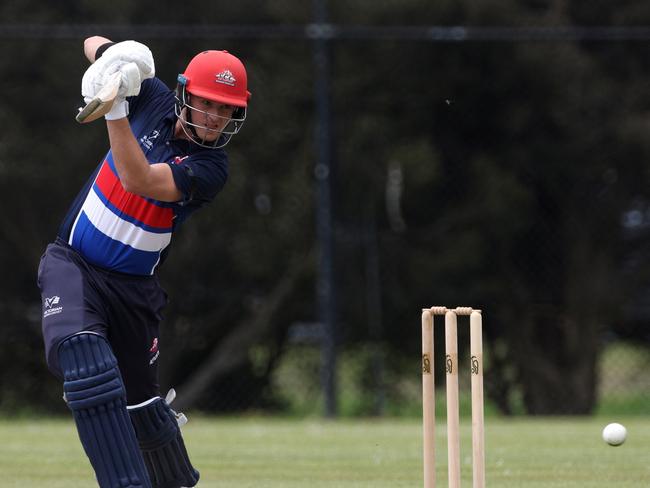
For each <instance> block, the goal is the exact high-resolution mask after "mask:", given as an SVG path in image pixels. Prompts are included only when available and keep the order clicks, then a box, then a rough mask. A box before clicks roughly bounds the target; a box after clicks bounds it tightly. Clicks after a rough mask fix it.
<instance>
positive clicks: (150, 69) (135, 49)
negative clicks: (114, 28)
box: [95, 41, 156, 80]
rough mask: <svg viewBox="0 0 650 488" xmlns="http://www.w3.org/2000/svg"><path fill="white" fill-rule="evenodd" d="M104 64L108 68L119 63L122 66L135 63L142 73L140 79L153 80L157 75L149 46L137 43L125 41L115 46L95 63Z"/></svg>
mask: <svg viewBox="0 0 650 488" xmlns="http://www.w3.org/2000/svg"><path fill="white" fill-rule="evenodd" d="M99 62H103V63H105V64H106V65H107V66H110V65H112V64H114V63H118V64H119V65H120V66H121V65H123V64H126V63H135V64H136V65H137V66H138V70H139V71H140V79H141V80H146V79H147V78H153V77H154V76H155V74H156V67H155V64H154V61H153V55H152V54H151V51H150V50H149V48H148V47H147V46H145V45H144V44H142V43H140V42H136V41H123V42H118V43H117V44H113V45H112V46H111V47H109V48H108V49H107V50H106V51H104V54H102V55H101V57H100V58H99V59H98V60H97V61H95V64H96V63H99Z"/></svg>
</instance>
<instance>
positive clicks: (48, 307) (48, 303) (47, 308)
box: [43, 295, 63, 318]
mask: <svg viewBox="0 0 650 488" xmlns="http://www.w3.org/2000/svg"><path fill="white" fill-rule="evenodd" d="M60 301H61V297H59V296H57V295H54V296H52V297H49V298H44V299H43V318H46V317H49V316H50V315H56V314H57V313H61V312H62V311H63V306H60V307H55V305H58V304H59V302H60Z"/></svg>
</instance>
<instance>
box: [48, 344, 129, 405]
mask: <svg viewBox="0 0 650 488" xmlns="http://www.w3.org/2000/svg"><path fill="white" fill-rule="evenodd" d="M58 362H59V365H60V369H61V374H62V376H63V381H64V383H63V389H64V391H65V396H66V401H67V403H68V407H70V409H71V410H85V409H88V408H93V407H96V406H99V405H105V404H107V403H110V402H112V401H114V400H116V399H118V398H123V397H125V391H124V386H123V384H122V379H121V377H120V373H119V370H118V369H117V360H116V358H115V355H114V354H113V351H112V350H111V347H110V345H109V344H108V342H107V341H106V339H105V338H104V337H102V336H100V335H98V334H94V333H80V334H75V335H73V336H72V337H69V338H67V339H66V340H64V341H63V342H62V343H61V344H60V346H59V349H58Z"/></svg>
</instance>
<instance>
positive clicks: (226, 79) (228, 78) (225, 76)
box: [214, 69, 237, 86]
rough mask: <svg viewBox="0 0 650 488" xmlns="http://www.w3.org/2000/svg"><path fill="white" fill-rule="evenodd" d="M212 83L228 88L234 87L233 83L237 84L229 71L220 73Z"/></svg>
mask: <svg viewBox="0 0 650 488" xmlns="http://www.w3.org/2000/svg"><path fill="white" fill-rule="evenodd" d="M214 81H216V82H217V83H223V84H224V85H228V86H235V83H236V82H237V80H236V79H235V77H234V76H233V75H232V73H231V72H230V70H229V69H225V70H223V71H222V72H221V73H218V74H217V78H216V79H215V80H214Z"/></svg>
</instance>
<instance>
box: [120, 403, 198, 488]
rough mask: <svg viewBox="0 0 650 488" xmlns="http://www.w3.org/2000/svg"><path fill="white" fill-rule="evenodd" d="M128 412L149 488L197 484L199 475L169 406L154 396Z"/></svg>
mask: <svg viewBox="0 0 650 488" xmlns="http://www.w3.org/2000/svg"><path fill="white" fill-rule="evenodd" d="M128 410H129V414H130V415H131V421H132V422H133V426H134V427H135V432H136V436H137V438H138V443H139V445H140V450H141V451H142V455H143V457H144V461H145V464H146V466H147V470H148V472H149V478H150V479H151V484H152V486H153V487H154V488H171V487H174V488H176V487H190V486H194V485H196V484H197V483H198V481H199V472H198V471H197V470H196V469H194V467H193V466H192V464H191V463H190V459H189V456H188V454H187V450H186V448H185V443H184V442H183V437H182V435H181V430H180V427H179V426H178V422H177V420H176V415H175V414H174V411H173V410H172V409H171V407H170V406H169V404H168V403H167V402H166V401H165V400H164V399H162V398H159V397H156V398H154V399H151V400H149V401H147V402H145V403H143V404H140V405H136V406H133V407H128Z"/></svg>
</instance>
